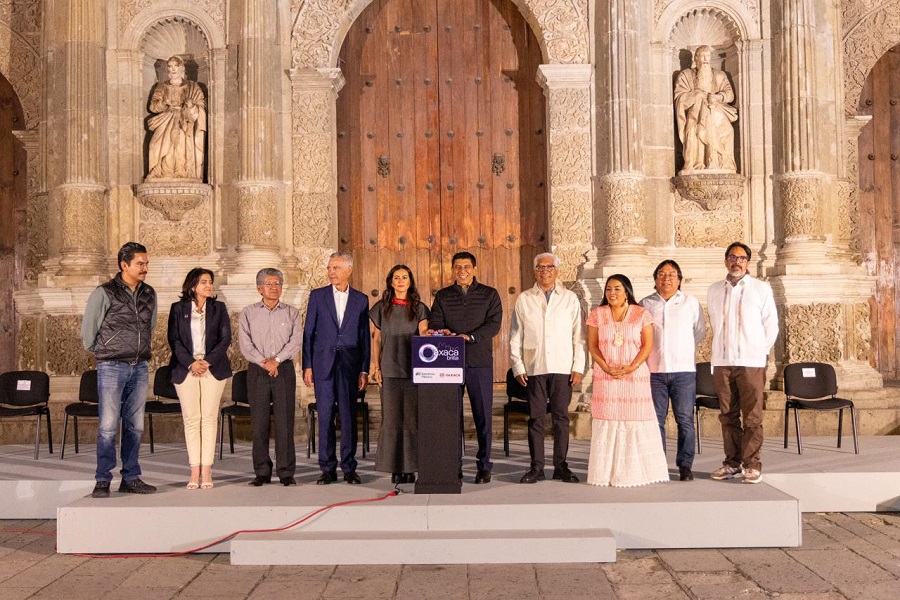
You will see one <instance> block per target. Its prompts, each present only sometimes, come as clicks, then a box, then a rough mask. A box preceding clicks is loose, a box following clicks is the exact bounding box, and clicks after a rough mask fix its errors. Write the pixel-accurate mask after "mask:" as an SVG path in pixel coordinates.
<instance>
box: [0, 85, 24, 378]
mask: <svg viewBox="0 0 900 600" xmlns="http://www.w3.org/2000/svg"><path fill="white" fill-rule="evenodd" d="M24 124H25V119H24V115H23V112H22V105H21V104H20V102H19V98H18V96H17V95H16V93H15V91H13V88H12V86H11V85H10V83H9V81H7V79H6V78H5V77H4V76H3V75H2V74H0V281H2V282H3V285H2V286H0V372H4V371H10V370H13V369H15V368H16V366H17V365H16V353H17V352H16V351H17V348H18V344H17V342H16V331H17V330H18V326H17V323H16V311H15V307H14V306H13V292H14V291H15V290H17V289H19V288H20V287H21V286H22V282H23V281H24V267H25V243H26V240H25V195H26V181H27V179H26V176H25V150H24V148H23V147H22V143H21V142H20V141H19V140H18V139H17V138H16V137H15V135H13V131H14V130H21V129H24Z"/></svg>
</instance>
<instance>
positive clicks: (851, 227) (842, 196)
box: [837, 179, 861, 264]
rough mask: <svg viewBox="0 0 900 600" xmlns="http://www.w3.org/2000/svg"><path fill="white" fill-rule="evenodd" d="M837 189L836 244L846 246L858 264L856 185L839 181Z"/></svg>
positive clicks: (850, 181)
mask: <svg viewBox="0 0 900 600" xmlns="http://www.w3.org/2000/svg"><path fill="white" fill-rule="evenodd" d="M837 187H838V203H837V209H838V219H837V226H838V230H837V238H838V242H840V243H842V244H846V245H847V247H848V248H849V249H850V251H851V252H852V253H853V256H854V259H855V260H856V262H857V264H859V262H860V260H861V257H860V239H859V196H858V195H857V189H858V184H857V183H856V181H855V180H854V181H852V180H850V179H841V180H839V181H838V182H837Z"/></svg>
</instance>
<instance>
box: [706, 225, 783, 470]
mask: <svg viewBox="0 0 900 600" xmlns="http://www.w3.org/2000/svg"><path fill="white" fill-rule="evenodd" d="M751 256H752V252H751V251H750V248H749V247H748V246H746V245H745V244H742V243H740V242H733V243H732V244H731V245H730V246H728V249H727V250H725V268H726V269H728V275H727V276H726V277H725V280H724V281H719V282H717V283H714V284H712V285H711V286H710V287H709V292H708V293H707V301H706V307H707V310H708V311H709V323H710V327H712V330H713V341H712V356H711V362H712V367H713V384H714V385H715V388H716V395H717V396H718V397H719V405H720V409H721V414H720V415H719V421H720V422H721V423H722V438H723V441H724V445H725V461H724V462H723V463H722V467H720V468H719V469H716V470H715V471H713V473H712V475H710V477H712V478H713V479H716V480H719V481H721V480H726V479H733V478H736V477H743V482H744V483H759V482H761V481H762V463H761V462H760V449H761V448H762V443H763V427H762V409H763V389H764V388H765V385H766V362H767V361H768V359H769V351H770V350H771V348H772V344H774V343H775V338H776V337H778V313H777V312H776V310H775V298H774V297H773V295H772V288H771V287H770V286H769V284H768V283H766V282H763V281H760V280H758V279H755V278H754V277H751V276H750V275H749V274H748V272H747V271H748V270H749V267H750V258H751Z"/></svg>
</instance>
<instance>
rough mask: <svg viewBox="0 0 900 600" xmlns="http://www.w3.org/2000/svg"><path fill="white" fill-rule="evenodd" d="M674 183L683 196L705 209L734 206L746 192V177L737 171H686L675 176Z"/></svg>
mask: <svg viewBox="0 0 900 600" xmlns="http://www.w3.org/2000/svg"><path fill="white" fill-rule="evenodd" d="M674 183H675V189H676V190H678V193H679V194H680V195H681V197H682V198H684V199H685V200H690V201H692V202H696V203H697V204H699V205H700V207H701V208H703V210H716V209H717V208H720V207H724V206H732V205H734V204H736V201H737V200H740V199H741V197H742V196H743V194H744V177H743V175H738V174H736V173H711V172H709V171H703V172H694V173H686V174H682V175H678V176H677V177H675V178H674Z"/></svg>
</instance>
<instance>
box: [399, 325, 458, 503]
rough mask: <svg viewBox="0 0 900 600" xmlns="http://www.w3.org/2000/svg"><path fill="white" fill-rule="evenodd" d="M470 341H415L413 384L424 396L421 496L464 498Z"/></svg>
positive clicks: (427, 338) (440, 338) (421, 399)
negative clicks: (464, 388)
mask: <svg viewBox="0 0 900 600" xmlns="http://www.w3.org/2000/svg"><path fill="white" fill-rule="evenodd" d="M465 352H466V341H465V340H464V339H462V338H460V337H453V336H415V337H413V339H412V367H413V383H414V384H416V385H417V386H418V391H419V434H418V438H419V449H418V450H419V460H418V464H419V476H418V478H417V480H416V488H415V492H416V493H417V494H459V493H460V492H461V491H462V480H460V478H459V465H460V453H461V451H462V440H461V439H460V435H461V431H460V415H461V414H462V412H461V411H462V404H461V403H462V395H461V394H460V389H459V388H460V386H461V385H462V384H463V382H464V381H465V379H464V373H463V367H464V366H465V364H466V357H465Z"/></svg>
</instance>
